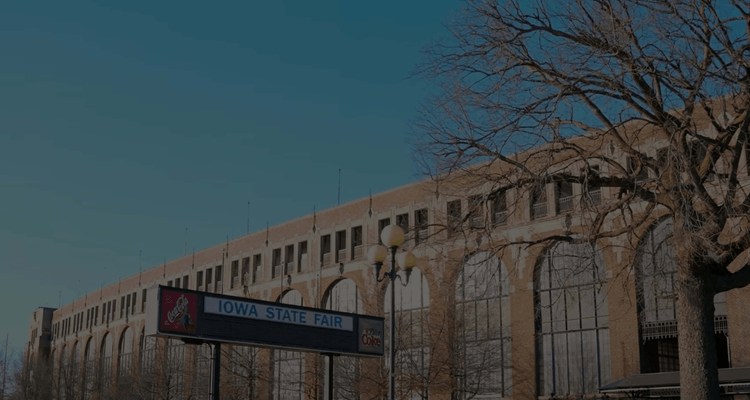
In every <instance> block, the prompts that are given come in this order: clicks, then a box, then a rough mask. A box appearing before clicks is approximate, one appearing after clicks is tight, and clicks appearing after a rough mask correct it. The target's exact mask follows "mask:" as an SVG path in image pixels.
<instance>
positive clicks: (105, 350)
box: [99, 332, 114, 396]
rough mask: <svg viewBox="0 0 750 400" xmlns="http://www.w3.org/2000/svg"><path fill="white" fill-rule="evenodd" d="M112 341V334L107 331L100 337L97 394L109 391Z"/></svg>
mask: <svg viewBox="0 0 750 400" xmlns="http://www.w3.org/2000/svg"><path fill="white" fill-rule="evenodd" d="M113 351H114V341H113V340H112V335H111V334H110V333H109V332H107V333H105V334H104V338H103V339H102V347H101V350H100V351H99V389H100V390H99V395H100V396H101V395H102V394H104V393H107V392H109V388H110V385H111V383H112V352H113Z"/></svg>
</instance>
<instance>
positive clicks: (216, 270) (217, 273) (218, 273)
mask: <svg viewBox="0 0 750 400" xmlns="http://www.w3.org/2000/svg"><path fill="white" fill-rule="evenodd" d="M222 269H223V268H222V266H221V265H217V266H216V267H214V274H215V276H216V279H215V281H216V292H219V290H220V289H221V290H222V291H223V290H224V288H223V287H222V284H223V280H222V272H223V271H222Z"/></svg>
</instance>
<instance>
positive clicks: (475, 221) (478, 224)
mask: <svg viewBox="0 0 750 400" xmlns="http://www.w3.org/2000/svg"><path fill="white" fill-rule="evenodd" d="M471 227H472V228H482V227H484V218H482V217H472V218H471Z"/></svg>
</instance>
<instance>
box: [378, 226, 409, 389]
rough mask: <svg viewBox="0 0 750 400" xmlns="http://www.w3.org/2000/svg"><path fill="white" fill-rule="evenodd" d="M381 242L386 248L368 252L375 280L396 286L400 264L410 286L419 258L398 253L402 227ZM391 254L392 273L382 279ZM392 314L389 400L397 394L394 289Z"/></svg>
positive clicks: (387, 233) (386, 234) (394, 228)
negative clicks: (382, 270) (412, 272)
mask: <svg viewBox="0 0 750 400" xmlns="http://www.w3.org/2000/svg"><path fill="white" fill-rule="evenodd" d="M380 240H381V241H382V242H383V244H384V246H381V245H376V246H372V247H371V248H370V250H368V252H367V258H368V259H369V260H370V262H371V263H372V264H373V265H374V266H375V270H374V273H375V280H376V281H378V282H382V281H384V280H385V278H386V277H387V278H388V279H390V281H391V284H392V285H393V284H395V283H396V278H400V277H399V275H398V274H396V263H397V262H398V265H399V267H401V268H402V269H403V270H404V273H405V274H406V279H405V282H401V284H402V285H404V286H405V285H408V284H409V277H410V276H411V270H412V268H414V267H415V266H416V265H417V258H416V257H414V255H413V254H411V253H410V252H408V251H404V252H401V253H398V248H399V246H401V245H402V244H404V230H403V229H401V227H399V226H398V225H388V226H386V227H385V228H384V229H383V231H382V232H381V233H380ZM389 252H390V262H391V269H390V271H388V272H386V273H385V275H383V277H382V278H381V277H380V270H381V269H382V267H383V263H385V262H386V261H387V260H388V259H389V257H388V255H389ZM390 313H391V316H390V317H391V326H390V328H391V329H390V331H391V336H390V349H389V353H390V358H391V363H390V365H389V370H390V371H389V373H390V379H389V396H388V398H389V399H391V400H394V399H395V393H396V289H395V288H393V287H391V310H390Z"/></svg>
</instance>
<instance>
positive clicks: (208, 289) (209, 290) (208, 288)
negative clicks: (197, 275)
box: [206, 283, 214, 293]
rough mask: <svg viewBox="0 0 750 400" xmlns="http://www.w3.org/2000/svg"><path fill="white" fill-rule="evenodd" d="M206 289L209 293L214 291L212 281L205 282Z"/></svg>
mask: <svg viewBox="0 0 750 400" xmlns="http://www.w3.org/2000/svg"><path fill="white" fill-rule="evenodd" d="M206 291H207V292H209V293H213V292H214V284H213V283H207V284H206Z"/></svg>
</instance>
